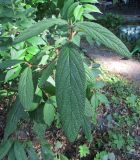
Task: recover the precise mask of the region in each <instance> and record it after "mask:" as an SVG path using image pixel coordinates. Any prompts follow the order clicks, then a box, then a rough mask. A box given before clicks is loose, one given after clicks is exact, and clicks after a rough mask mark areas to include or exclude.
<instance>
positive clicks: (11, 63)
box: [0, 60, 24, 69]
mask: <svg viewBox="0 0 140 160" xmlns="http://www.w3.org/2000/svg"><path fill="white" fill-rule="evenodd" d="M23 62H24V61H22V60H6V61H3V62H1V63H0V69H7V68H9V67H12V66H14V65H16V64H20V63H23Z"/></svg>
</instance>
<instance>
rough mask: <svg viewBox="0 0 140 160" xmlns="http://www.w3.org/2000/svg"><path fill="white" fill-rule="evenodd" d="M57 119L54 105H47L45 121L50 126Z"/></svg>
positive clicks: (45, 107)
mask: <svg viewBox="0 0 140 160" xmlns="http://www.w3.org/2000/svg"><path fill="white" fill-rule="evenodd" d="M54 117H55V108H54V106H53V105H52V104H50V103H46V104H45V106H44V121H45V123H46V124H47V125H48V126H50V125H51V124H52V122H53V120H54Z"/></svg>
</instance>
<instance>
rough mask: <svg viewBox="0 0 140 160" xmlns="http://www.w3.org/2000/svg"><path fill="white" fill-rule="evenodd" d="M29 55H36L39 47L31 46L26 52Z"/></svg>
mask: <svg viewBox="0 0 140 160" xmlns="http://www.w3.org/2000/svg"><path fill="white" fill-rule="evenodd" d="M26 51H27V52H28V53H29V54H32V55H36V54H37V53H38V52H39V48H38V47H37V46H30V47H28V48H27V50H26Z"/></svg>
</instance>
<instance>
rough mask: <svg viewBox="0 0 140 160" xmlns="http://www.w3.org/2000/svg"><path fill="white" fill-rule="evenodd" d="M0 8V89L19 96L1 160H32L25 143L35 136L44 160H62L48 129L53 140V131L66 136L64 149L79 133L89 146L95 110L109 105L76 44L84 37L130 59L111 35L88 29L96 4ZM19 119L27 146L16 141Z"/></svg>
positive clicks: (5, 4) (38, 1) (35, 1)
mask: <svg viewBox="0 0 140 160" xmlns="http://www.w3.org/2000/svg"><path fill="white" fill-rule="evenodd" d="M0 2H1V4H2V6H0V8H1V10H2V12H1V13H2V14H1V16H0V23H1V24H2V25H1V26H0V31H1V37H0V44H1V48H2V50H0V70H2V74H1V75H0V79H1V80H0V81H1V86H2V85H3V84H4V85H3V86H4V87H5V82H6V87H7V88H8V89H7V91H6V92H7V93H8V94H11V92H10V93H9V91H12V95H15V96H16V97H17V98H16V102H15V104H14V105H10V107H11V108H10V110H9V113H8V114H7V123H6V128H5V135H4V140H5V143H4V144H3V145H2V147H0V160H1V159H3V158H4V157H6V156H7V155H8V160H11V159H12V160H15V159H16V160H26V159H33V160H37V159H38V155H37V154H36V150H34V144H32V143H31V140H33V139H34V135H36V137H37V138H36V140H37V142H38V143H39V145H40V150H39V152H40V156H41V158H42V159H43V160H45V159H47V160H49V159H50V160H52V159H54V158H56V160H58V157H59V159H60V158H61V159H62V160H63V159H67V158H66V157H65V156H63V155H61V154H60V155H59V154H58V155H57V156H56V155H55V154H54V153H53V152H52V151H51V149H50V148H51V147H50V146H49V145H48V143H47V140H46V135H45V132H46V129H50V130H51V131H52V133H53V132H54V133H55V131H54V129H53V128H56V129H57V130H58V128H59V130H61V129H62V130H64V133H65V135H66V136H67V137H68V140H69V141H70V142H74V141H75V140H76V138H77V137H78V138H79V136H78V134H79V135H80V136H81V133H83V132H84V134H85V137H86V138H87V139H88V141H89V142H90V143H91V142H92V140H93V139H92V135H91V132H92V129H91V126H93V125H97V124H98V119H97V118H98V117H97V114H96V110H97V108H98V106H99V105H100V104H102V105H105V106H106V107H108V105H109V102H108V99H107V97H106V96H105V95H104V94H103V93H100V89H101V88H102V87H103V86H104V84H103V83H102V82H100V81H99V82H98V81H97V79H98V77H99V74H101V72H100V70H99V68H98V67H99V66H98V65H96V64H95V65H93V66H92V67H91V68H90V67H89V66H88V65H87V64H86V60H85V58H84V54H83V53H82V51H81V50H80V49H79V48H78V47H80V40H81V38H82V37H83V36H85V37H86V38H87V39H88V41H89V42H90V44H92V42H93V40H95V41H97V42H100V43H102V44H103V45H105V46H106V47H109V48H111V49H113V50H115V51H116V52H117V53H119V54H121V55H123V56H127V57H130V56H131V54H130V52H129V51H128V49H127V48H126V47H125V45H124V44H123V43H122V42H121V41H120V40H119V39H118V38H117V37H116V36H115V35H114V34H113V33H111V32H110V31H109V30H107V29H106V28H104V27H102V26H101V25H99V24H97V23H94V22H89V21H90V20H93V19H94V16H93V14H92V13H94V12H97V13H100V11H99V9H98V8H97V7H96V6H95V5H94V4H95V3H97V1H96V0H88V1H85V0H79V1H74V0H68V1H66V0H64V1H59V0H55V1H50V0H47V1H44V0H32V1H28V0H27V1H23V0H15V1H8V0H7V1H0ZM11 2H12V4H11ZM33 7H34V8H33ZM41 7H43V8H42V9H40V8H41ZM36 9H37V10H36ZM7 13H9V14H7ZM3 19H4V21H3ZM39 19H43V20H41V21H39ZM85 20H88V21H86V22H85ZM75 44H76V45H77V46H76V45H75ZM89 64H91V62H89ZM55 66H57V67H55ZM5 75H6V76H5ZM3 76H5V77H3ZM4 90H5V88H4ZM2 91H3V88H2ZM18 97H19V98H18ZM13 99H14V98H13ZM13 99H12V101H13ZM130 99H131V98H130ZM130 101H131V100H128V103H129V102H130ZM6 110H7V109H6ZM23 120H24V123H25V124H27V123H29V121H30V124H31V126H30V131H29V132H27V133H28V136H27V135H26V137H25V139H26V141H22V140H21V139H22V138H23V137H22V136H21V135H18V133H19V132H17V130H18V129H19V130H20V129H21V128H22V127H24V125H23V126H22V125H20V123H19V122H23ZM18 124H19V125H18ZM21 124H22V123H21ZM17 126H19V128H18V127H17ZM51 127H52V128H51ZM80 131H83V132H80ZM30 132H31V133H30ZM13 133H15V134H13ZM25 133H26V132H25ZM54 133H53V134H54ZM30 134H31V135H30ZM32 134H33V137H32ZM10 136H11V137H10ZM30 136H31V137H30ZM9 137H10V138H11V139H13V141H14V142H13V141H11V140H9ZM110 137H111V136H110ZM20 138H21V139H20ZM32 138H33V139H32ZM61 138H63V137H61ZM111 138H112V137H111ZM115 142H116V141H115ZM59 143H60V142H58V144H59ZM53 145H54V144H53ZM58 146H60V144H59V145H58ZM119 147H120V146H119ZM121 147H122V146H121ZM53 148H54V146H53ZM84 149H85V150H86V153H84V151H83V152H81V155H82V156H83V157H84V156H86V155H87V154H88V150H87V148H86V147H85V148H84ZM81 150H82V149H81ZM82 156H81V157H82Z"/></svg>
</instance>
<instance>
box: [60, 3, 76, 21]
mask: <svg viewBox="0 0 140 160" xmlns="http://www.w3.org/2000/svg"><path fill="white" fill-rule="evenodd" d="M73 3H74V0H67V1H65V3H64V6H63V9H62V17H63V18H64V19H66V18H67V12H68V9H69V7H70V6H71V5H72V4H73Z"/></svg>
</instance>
